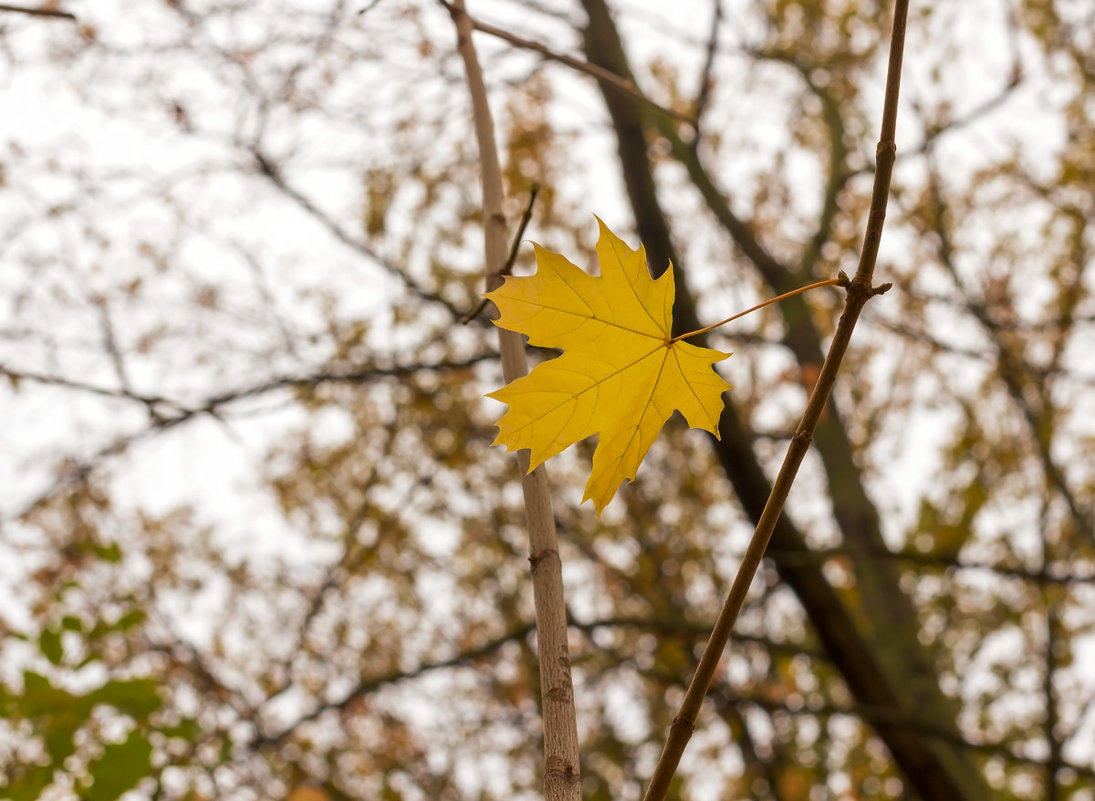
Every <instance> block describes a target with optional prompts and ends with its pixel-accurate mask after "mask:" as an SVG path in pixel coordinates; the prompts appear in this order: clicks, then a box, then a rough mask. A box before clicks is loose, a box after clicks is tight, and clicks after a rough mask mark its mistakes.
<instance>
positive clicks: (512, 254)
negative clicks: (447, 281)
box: [460, 184, 540, 325]
mask: <svg viewBox="0 0 1095 801" xmlns="http://www.w3.org/2000/svg"><path fill="white" fill-rule="evenodd" d="M539 192H540V184H533V185H532V188H531V189H530V190H529V195H528V205H527V206H526V207H525V213H524V214H523V215H522V216H521V224H520V225H518V226H517V233H516V234H515V235H514V237H513V244H512V245H510V249H509V258H508V259H506V263H505V265H504V266H503V267H502V271H501V272H500V273H498V274H499V275H503V276H504V275H509V274H510V273H511V272H513V265H514V263H515V262H516V261H517V251H518V250H519V249H520V247H521V237H523V236H524V235H525V229H526V228H528V224H529V220H531V219H532V206H533V204H534V203H535V202H536V195H537V194H539ZM489 302H490V301H488V300H487V299H486V298H483V299H482V300H481V301H479V305H478V306H476V307H475V309H474V310H472V311H470V312H468V313H467V314H465V315H464V316H463V317H462V318H461V319H460V322H461V323H462V324H463V325H467V324H468V323H470V322H471V321H472V320H474V319H475V318H476V317H478V316H479V315H480V314H482V313H483V309H485V308H486V307H487V304H488V303H489Z"/></svg>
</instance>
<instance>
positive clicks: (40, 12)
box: [0, 3, 77, 22]
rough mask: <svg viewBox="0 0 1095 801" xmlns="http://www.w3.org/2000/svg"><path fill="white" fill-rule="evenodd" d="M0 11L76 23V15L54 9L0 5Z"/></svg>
mask: <svg viewBox="0 0 1095 801" xmlns="http://www.w3.org/2000/svg"><path fill="white" fill-rule="evenodd" d="M0 11H10V12H12V13H14V14H27V15H29V16H32V17H50V18H52V19H67V20H69V21H70V22H76V21H77V20H76V15H75V14H71V13H69V12H68V11H60V10H58V9H56V8H34V7H33V6H13V5H9V4H8V3H0Z"/></svg>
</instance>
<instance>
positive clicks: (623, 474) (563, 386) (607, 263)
mask: <svg viewBox="0 0 1095 801" xmlns="http://www.w3.org/2000/svg"><path fill="white" fill-rule="evenodd" d="M597 222H598V224H599V225H600V237H599V239H598V241H597V258H598V261H599V262H600V265H601V274H600V275H599V276H593V275H590V274H589V273H587V272H585V271H584V270H582V269H580V268H578V267H577V266H575V265H574V264H572V263H571V262H570V261H568V260H567V259H566V258H565V257H563V256H561V255H559V254H558V253H553V252H551V251H549V250H546V249H544V248H542V247H540V246H539V245H536V246H535V248H536V264H537V271H536V273H535V274H533V275H531V276H527V277H515V276H507V277H506V280H505V282H504V283H503V285H502V286H501V287H499V288H498V289H495V290H494V291H493V292H489V293H487V297H488V298H490V299H491V300H492V301H494V303H495V305H496V306H497V307H498V310H499V312H500V317H499V318H498V319H497V320H495V325H497V326H499V327H501V328H505V329H508V330H511V331H518V332H520V333H522V334H525V335H527V336H528V339H529V343H530V344H532V345H536V346H539V347H548V348H556V349H558V350H561V351H562V355H560V356H558V357H557V358H555V359H551V360H549V361H546V362H543V363H542V364H539V365H537V366H536V367H535V368H533V370H532V372H531V373H529V374H528V375H527V376H524V377H522V378H518V379H516V380H515V381H512V382H510V383H509V384H507V385H506V386H504V387H502V388H501V389H499V390H496V391H495V392H491V393H489V394H488V396H487V397H490V398H494V399H495V400H499V401H502V402H503V403H505V404H506V405H507V406H508V407H509V409H508V410H507V411H506V413H505V414H503V415H502V417H501V419H500V420H499V421H498V437H497V438H496V439H495V444H502V445H505V446H506V448H507V449H508V450H520V449H522V448H528V449H529V450H530V451H531V454H530V461H529V470H532V469H534V468H535V467H536V466H537V465H539V464H541V463H542V462H543V461H545V460H546V459H549V458H550V457H552V456H554V455H555V454H557V453H559V452H560V451H562V450H564V449H565V448H567V447H569V446H570V445H572V444H574V443H575V442H579V441H581V440H583V439H585V438H586V437H588V436H590V435H592V434H599V435H600V440H599V442H598V444H597V448H596V449H595V451H594V453H593V470H592V473H591V474H590V477H589V482H588V483H587V484H586V489H585V497H584V498H583V499H582V500H583V501H585V500H589V499H591V498H592V499H593V503H594V506H595V507H596V509H597V513H598V514H600V512H601V510H602V509H604V507H605V506H606V505H607V504H608V502H609V501H610V500H612V497H613V495H615V493H616V489H617V488H618V487H619V485H620V484H621V483H622V482H623V481H625V480H627V481H630V480H631V479H633V478H634V477H635V473H636V471H637V470H638V468H639V464H640V463H641V462H642V459H643V457H644V456H645V455H646V453H647V451H648V450H650V446H651V445H652V444H653V443H654V440H655V439H656V438H657V436H658V433H659V432H660V431H661V429H662V427H663V426H664V425H665V422H666V421H667V420H668V419H669V418H670V416H672V414H673V412H674V411H680V412H681V414H682V415H683V416H684V418H685V420H686V421H687V422H688V425H689V426H691V427H692V428H702V429H704V430H706V431H710V432H711V433H713V434H714V435H715V436H716V437H717V436H718V419H719V414H720V413H721V411H722V393H723V392H724V391H725V390H727V389H729V388H730V385H729V384H727V383H726V382H725V381H724V380H723V379H722V377H721V376H719V375H718V374H717V373H716V372H715V371H714V369H713V365H714V364H715V363H716V362H719V361H722V360H723V359H725V358H727V357H728V356H729V355H730V354H729V353H723V352H721V351H717V350H712V349H710V348H700V347H697V346H695V345H690V344H689V343H687V342H681V341H677V342H674V341H672V334H671V332H672V327H673V300H674V297H675V288H674V284H673V270H672V269H669V270H667V271H666V272H665V273H664V274H663V275H662V276H661V277H660V278H657V279H654V278H652V277H651V276H650V272H649V270H648V268H647V266H646V253H645V250H644V249H643V248H642V246H640V247H639V249H638V250H632V249H631V248H630V247H628V246H627V244H626V243H624V242H623V240H621V239H620V238H619V237H617V236H616V235H615V234H614V233H612V231H611V230H610V229H609V228H608V226H606V225H605V224H604V223H603V222H602V221H601V220H600V219H598V220H597Z"/></svg>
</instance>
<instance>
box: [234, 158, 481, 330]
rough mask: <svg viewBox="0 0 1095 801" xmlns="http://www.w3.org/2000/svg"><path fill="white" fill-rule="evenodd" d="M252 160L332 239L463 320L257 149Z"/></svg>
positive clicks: (451, 308)
mask: <svg viewBox="0 0 1095 801" xmlns="http://www.w3.org/2000/svg"><path fill="white" fill-rule="evenodd" d="M251 157H252V158H253V159H254V160H255V166H256V167H257V169H258V173H259V174H260V175H262V176H264V177H265V178H267V179H268V180H269V181H270V183H271V184H273V185H274V187H276V188H277V189H278V190H279V191H280V192H281V193H282V194H283V195H285V196H286V197H287V198H289V199H290V200H292V201H293V202H294V203H296V204H297V205H298V206H300V208H302V209H304V211H306V212H308V214H310V215H311V216H312V218H313V219H315V220H316V222H318V223H319V224H320V225H322V226H323V227H324V228H326V229H327V230H328V231H329V232H330V233H331V235H332V236H334V237H335V239H337V240H338V241H339V242H341V243H342V244H344V245H346V246H347V247H349V248H350V249H351V250H355V251H357V252H358V253H359V254H361V255H362V256H365V257H367V258H368V259H369V260H370V261H372V262H373V263H375V264H377V265H379V266H380V267H382V268H383V269H384V270H386V271H387V272H389V273H391V274H392V275H394V276H395V277H396V278H398V279H399V280H400V281H402V282H403V284H404V286H406V287H407V288H408V289H409V290H410V291H411V292H413V293H414V294H415V295H417V296H418V297H420V298H422V299H423V300H428V301H430V302H431V303H437V304H439V305H441V306H444V307H445V308H446V309H448V310H449V313H450V314H452V316H453V317H455V318H459V317H460V316H461V311H460V310H459V309H457V308H456V307H455V306H454V305H453V304H451V303H450V302H449V301H447V300H445V298H443V297H441V296H440V295H439V294H437V293H436V292H431V291H430V290H428V289H426V288H425V287H422V286H420V285H419V284H418V283H417V282H416V281H415V280H414V279H413V278H411V277H410V276H409V275H407V273H406V272H404V271H403V270H401V269H400V268H399V267H397V266H396V265H394V264H392V263H391V262H390V261H388V260H387V259H385V258H384V257H383V256H381V255H380V254H379V253H377V252H376V251H374V250H373V249H372V248H370V247H369V246H368V245H366V244H365V243H364V242H362V241H361V240H360V239H358V238H356V237H354V236H352V235H351V234H350V233H349V232H348V231H346V229H344V228H343V227H342V226H341V225H339V224H338V223H337V222H335V220H333V219H332V218H331V217H330V216H329V215H328V214H327V213H326V212H324V211H323V210H321V209H320V208H319V207H318V206H316V204H315V203H313V202H312V201H311V200H310V199H309V198H307V197H305V196H304V195H303V194H301V193H300V192H299V191H297V190H296V189H295V188H294V187H292V186H290V185H289V183H288V182H287V181H286V180H285V177H284V176H283V175H282V174H281V170H279V169H278V167H277V165H275V164H274V163H273V162H272V161H270V159H269V158H268V157H267V156H266V154H265V153H263V152H262V151H261V150H259V149H258V148H256V147H252V148H251Z"/></svg>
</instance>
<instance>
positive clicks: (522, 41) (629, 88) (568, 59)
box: [439, 0, 695, 125]
mask: <svg viewBox="0 0 1095 801" xmlns="http://www.w3.org/2000/svg"><path fill="white" fill-rule="evenodd" d="M439 1H440V2H441V4H442V5H443V6H445V7H446V8H448V9H449V10H450V11H451V10H452V8H453V6H454V5H455V4H450V3H448V2H446V0H439ZM468 19H469V20H471V26H472V27H473V28H474V29H475V30H477V31H479V32H480V33H485V34H488V35H489V36H495V37H497V38H499V39H501V40H503V41H505V42H509V43H510V44H511V45H513V46H514V47H519V48H521V49H522V50H531V51H532V52H534V53H539V54H540V55H541V56H543V57H544V58H546V59H548V60H549V61H557V62H559V63H560V64H565V65H566V66H568V67H570V68H571V69H573V70H577V71H578V72H584V73H585V74H586V75H589V76H591V77H593V78H596V79H597V80H598V81H600V82H601V83H604V84H608V85H609V86H613V87H615V88H616V89H619V90H620V91H621V92H623V93H624V94H626V95H629V96H631V97H633V98H635V99H636V100H638V101H640V102H642V103H646V104H647V105H649V106H653V107H654V108H656V109H657V110H658V111H660V112H662V113H663V114H667V115H669V116H670V117H672V118H673V119H675V120H679V121H680V122H684V123H687V124H688V125H694V124H695V123H694V121H693V120H692V118H691V117H689V116H688V115H687V114H682V113H681V112H679V111H674V110H673V109H668V108H666V107H665V106H662V105H659V104H658V103H656V102H654V101H653V100H651V99H650V98H649V97H647V96H646V95H645V94H643V93H642V92H641V91H640V90H639V88H638V87H637V86H635V84H633V83H632V82H631V81H629V80H627V79H625V78H621V77H620V76H619V75H617V74H615V73H614V72H609V71H608V70H606V69H604V68H603V67H598V66H597V65H596V64H591V63H590V62H588V61H584V60H583V59H580V58H574V56H568V55H566V54H565V53H557V52H556V51H554V50H552V49H551V48H550V47H547V46H546V45H542V44H540V43H539V42H536V41H533V40H532V39H526V38H524V37H523V36H518V35H517V34H515V33H510V32H509V31H507V30H506V29H504V28H498V27H496V26H494V25H491V24H489V23H486V22H480V21H479V20H477V19H474V18H473V17H469V18H468Z"/></svg>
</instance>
